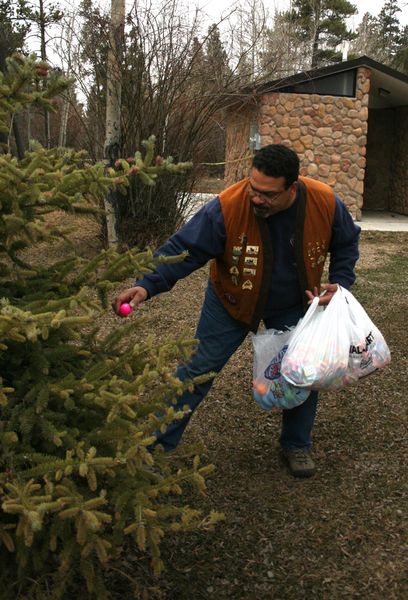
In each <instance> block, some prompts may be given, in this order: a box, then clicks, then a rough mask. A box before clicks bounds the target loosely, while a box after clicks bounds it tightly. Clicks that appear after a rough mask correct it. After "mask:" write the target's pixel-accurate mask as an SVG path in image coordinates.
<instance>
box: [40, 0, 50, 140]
mask: <svg viewBox="0 0 408 600" xmlns="http://www.w3.org/2000/svg"><path fill="white" fill-rule="evenodd" d="M39 4H40V22H39V28H40V41H41V60H43V61H47V51H46V46H45V13H44V0H39ZM44 83H45V82H44ZM44 134H45V147H46V148H50V147H51V138H50V113H49V112H48V110H44Z"/></svg>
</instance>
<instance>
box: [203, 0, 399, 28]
mask: <svg viewBox="0 0 408 600" xmlns="http://www.w3.org/2000/svg"><path fill="white" fill-rule="evenodd" d="M350 1H351V2H352V4H355V5H356V6H357V9H358V14H357V15H356V16H355V17H352V18H351V21H352V24H353V25H354V27H355V28H356V27H357V25H358V24H359V23H360V21H361V19H362V18H363V15H364V14H365V13H366V12H369V13H370V14H372V15H373V16H376V15H378V13H379V12H380V10H381V9H382V7H383V5H384V2H385V0H355V1H354V2H353V0H350ZM196 4H197V5H198V6H199V7H200V8H202V9H204V10H205V12H206V13H207V14H208V15H209V16H210V17H213V19H216V18H217V17H219V16H220V15H221V14H228V12H230V11H231V10H232V8H233V6H234V5H235V4H237V2H234V0H197V2H196ZM265 4H266V5H267V6H268V7H269V9H270V10H271V11H274V9H275V7H276V9H277V10H286V9H287V8H288V7H289V5H290V0H272V1H269V2H268V1H267V0H265ZM398 6H399V7H400V8H401V12H400V13H398V16H399V21H400V23H401V25H408V0H399V3H398Z"/></svg>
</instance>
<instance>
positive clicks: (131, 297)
mask: <svg viewBox="0 0 408 600" xmlns="http://www.w3.org/2000/svg"><path fill="white" fill-rule="evenodd" d="M147 295H148V294H147V290H145V288H143V287H140V286H136V287H132V288H128V289H127V290H124V291H123V292H121V293H120V294H119V296H117V297H116V298H115V300H114V301H113V302H112V308H113V310H114V311H115V313H116V314H117V315H119V316H120V317H121V316H122V315H120V314H119V307H120V305H121V304H124V303H125V302H126V303H128V304H130V305H131V306H133V308H137V307H138V306H139V304H141V303H142V302H144V301H145V300H146V298H147Z"/></svg>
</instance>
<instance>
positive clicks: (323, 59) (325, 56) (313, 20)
mask: <svg viewBox="0 0 408 600" xmlns="http://www.w3.org/2000/svg"><path fill="white" fill-rule="evenodd" d="M356 13H357V8H356V6H355V5H354V4H351V2H348V0H293V2H292V8H291V10H290V11H288V12H287V13H286V19H287V20H288V21H289V22H290V23H291V24H292V25H293V26H294V27H295V28H296V30H297V32H298V36H299V39H300V40H301V41H303V42H304V41H308V42H309V43H310V48H311V61H310V64H311V66H312V67H318V66H320V65H324V64H328V63H332V62H337V61H340V60H341V52H340V51H338V50H337V47H338V46H339V45H340V44H341V43H342V42H344V41H349V40H352V39H353V38H354V36H355V34H353V32H352V31H351V30H350V29H348V27H347V23H346V19H347V18H348V17H351V16H352V15H355V14H356Z"/></svg>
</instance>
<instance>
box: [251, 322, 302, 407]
mask: <svg viewBox="0 0 408 600" xmlns="http://www.w3.org/2000/svg"><path fill="white" fill-rule="evenodd" d="M292 331H293V328H292V329H289V330H286V331H278V330H276V329H266V330H265V331H261V332H259V333H257V334H256V335H253V336H252V344H253V348H254V367H253V375H254V389H253V395H254V398H255V400H256V401H257V402H258V404H259V406H260V407H261V408H263V409H264V410H270V409H271V408H284V409H287V408H293V407H295V406H298V405H299V404H302V403H303V402H304V401H305V400H306V399H307V397H308V396H309V393H310V391H309V390H306V389H304V388H296V387H295V386H293V385H291V384H290V383H288V382H287V381H286V380H285V379H284V378H283V377H282V376H281V373H280V366H281V362H282V358H283V356H284V355H285V352H286V349H287V347H288V341H289V339H290V336H291V334H292Z"/></svg>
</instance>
